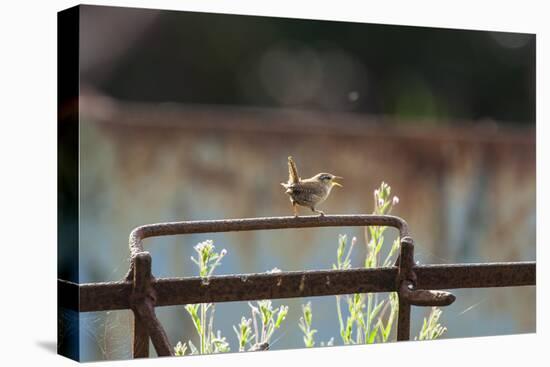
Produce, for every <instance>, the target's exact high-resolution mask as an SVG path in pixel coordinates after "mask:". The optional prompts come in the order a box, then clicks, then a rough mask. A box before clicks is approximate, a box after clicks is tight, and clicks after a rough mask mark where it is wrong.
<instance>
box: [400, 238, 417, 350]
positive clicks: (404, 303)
mask: <svg viewBox="0 0 550 367" xmlns="http://www.w3.org/2000/svg"><path fill="white" fill-rule="evenodd" d="M400 250H401V251H400V253H399V272H398V274H397V277H396V283H397V284H396V288H397V289H398V296H399V311H398V313H397V340H398V341H400V340H409V334H410V328H411V305H410V303H409V301H408V299H407V297H406V293H407V292H409V286H412V285H413V284H414V280H415V276H414V273H413V270H412V269H413V266H414V244H413V239H412V238H411V237H408V236H407V237H402V238H401V248H400Z"/></svg>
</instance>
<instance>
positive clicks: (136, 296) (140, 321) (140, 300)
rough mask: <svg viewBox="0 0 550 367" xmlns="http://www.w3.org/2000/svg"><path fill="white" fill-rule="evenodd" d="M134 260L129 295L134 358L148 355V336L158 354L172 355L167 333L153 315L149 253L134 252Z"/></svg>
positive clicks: (153, 302) (153, 305) (154, 299)
mask: <svg viewBox="0 0 550 367" xmlns="http://www.w3.org/2000/svg"><path fill="white" fill-rule="evenodd" d="M134 261H135V271H134V282H133V284H132V295H131V297H130V306H131V308H132V311H133V312H134V320H135V322H136V325H135V327H134V332H135V333H134V358H135V357H147V356H148V355H149V350H148V349H149V342H148V340H149V338H151V341H152V343H153V346H154V347H155V350H156V352H157V355H158V356H171V355H174V352H173V349H172V347H171V344H170V341H169V340H168V335H166V332H165V331H164V328H163V327H162V324H161V323H160V321H159V320H158V319H157V316H156V315H155V301H156V294H155V290H154V288H153V287H152V282H151V280H152V275H151V255H150V254H149V253H148V252H141V253H139V254H136V256H135V257H134ZM136 331H137V333H136ZM147 335H148V336H149V338H148V337H147Z"/></svg>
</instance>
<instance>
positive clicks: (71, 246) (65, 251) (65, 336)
mask: <svg viewBox="0 0 550 367" xmlns="http://www.w3.org/2000/svg"><path fill="white" fill-rule="evenodd" d="M79 26H80V7H79V6H75V7H72V8H69V9H65V10H63V11H60V12H58V13H57V88H58V89H57V117H58V122H57V139H58V140H57V200H58V201H57V205H58V213H57V238H58V240H57V241H58V243H57V277H58V279H60V280H66V281H70V282H75V283H78V281H79V276H78V274H79V271H78V266H79V262H78V258H79V256H78V255H79V249H78V246H79V243H78V240H79V225H78V223H79V218H78V214H79V213H78V212H79V203H78V198H79V72H80V70H79V34H80V32H79ZM57 283H58V287H57V317H58V322H57V352H58V354H60V355H63V356H65V357H68V358H70V359H73V360H76V361H78V360H80V322H79V321H80V315H79V312H78V289H77V288H75V289H76V291H74V290H73V289H72V288H67V287H63V286H60V284H63V282H60V281H58V282H57Z"/></svg>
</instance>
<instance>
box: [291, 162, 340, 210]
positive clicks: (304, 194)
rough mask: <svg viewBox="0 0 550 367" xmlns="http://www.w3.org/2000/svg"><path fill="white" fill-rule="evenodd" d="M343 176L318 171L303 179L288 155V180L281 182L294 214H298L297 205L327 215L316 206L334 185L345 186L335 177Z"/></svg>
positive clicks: (326, 196) (323, 199)
mask: <svg viewBox="0 0 550 367" xmlns="http://www.w3.org/2000/svg"><path fill="white" fill-rule="evenodd" d="M338 178H339V179H342V177H339V176H335V175H333V174H332V173H318V174H316V175H315V176H313V177H311V178H306V179H304V180H302V179H301V178H300V177H299V176H298V170H297V168H296V163H294V160H293V159H292V157H288V182H286V183H284V182H281V185H283V187H284V188H285V189H286V191H285V193H286V194H288V195H289V196H290V202H291V203H292V209H293V210H294V216H295V217H297V216H298V208H297V205H301V206H305V207H307V208H310V209H311V210H312V211H313V212H315V213H319V214H320V215H325V213H323V212H322V211H321V210H317V209H315V207H316V206H317V205H319V204H321V203H322V202H323V201H325V200H326V199H327V198H328V196H329V194H330V191H331V190H332V188H333V187H334V186H339V187H343V186H342V185H341V184H339V183H338V182H336V181H334V180H335V179H338Z"/></svg>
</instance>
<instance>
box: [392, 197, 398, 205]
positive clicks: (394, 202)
mask: <svg viewBox="0 0 550 367" xmlns="http://www.w3.org/2000/svg"><path fill="white" fill-rule="evenodd" d="M397 204H399V198H398V197H397V196H394V197H393V199H392V205H397Z"/></svg>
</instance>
